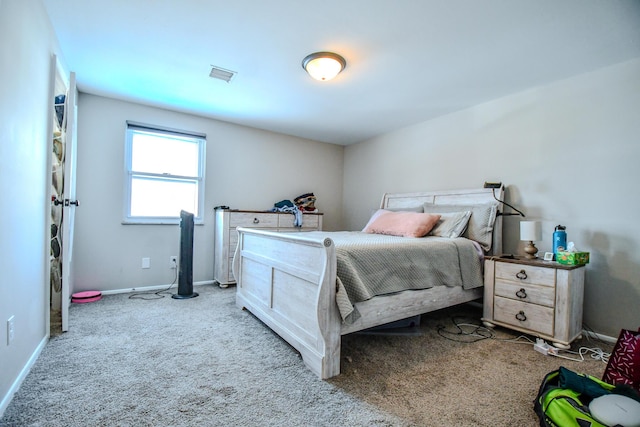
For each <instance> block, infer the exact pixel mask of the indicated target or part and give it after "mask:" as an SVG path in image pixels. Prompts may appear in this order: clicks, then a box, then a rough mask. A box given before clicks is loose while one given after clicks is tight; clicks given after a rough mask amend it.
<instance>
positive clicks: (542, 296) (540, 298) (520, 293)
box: [494, 279, 556, 307]
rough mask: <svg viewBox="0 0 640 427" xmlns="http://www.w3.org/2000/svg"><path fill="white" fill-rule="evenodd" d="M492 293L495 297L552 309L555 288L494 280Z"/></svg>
mask: <svg viewBox="0 0 640 427" xmlns="http://www.w3.org/2000/svg"><path fill="white" fill-rule="evenodd" d="M494 292H495V295H496V296H501V297H505V298H509V299H512V300H516V301H522V302H530V303H533V304H539V305H544V306H547V307H554V306H555V302H556V292H555V288H554V287H551V286H540V285H529V284H526V283H514V282H511V281H508V280H503V279H496V284H495V291H494Z"/></svg>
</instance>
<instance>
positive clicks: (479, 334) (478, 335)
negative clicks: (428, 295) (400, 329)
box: [437, 316, 611, 363]
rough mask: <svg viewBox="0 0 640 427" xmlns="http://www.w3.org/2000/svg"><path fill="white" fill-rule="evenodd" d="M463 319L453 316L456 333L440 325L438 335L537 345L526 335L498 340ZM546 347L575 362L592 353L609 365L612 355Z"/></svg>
mask: <svg viewBox="0 0 640 427" xmlns="http://www.w3.org/2000/svg"><path fill="white" fill-rule="evenodd" d="M463 319H464V318H463V317H462V316H452V317H451V321H452V322H453V324H454V326H455V331H449V330H447V328H446V327H445V326H444V325H438V326H437V332H438V335H440V336H441V337H442V338H445V339H447V340H450V341H456V342H461V343H466V344H471V343H474V342H478V341H482V340H485V339H493V340H497V341H502V342H506V343H512V344H529V345H531V344H533V345H534V346H535V345H536V341H533V340H532V339H531V338H529V337H528V336H526V335H519V336H517V337H516V338H508V339H504V338H498V337H497V336H496V333H495V331H493V330H492V329H489V328H487V327H485V326H482V325H478V324H476V323H463V322H462V320H463ZM464 320H468V319H464ZM471 322H473V320H471ZM463 328H470V329H467V330H465V329H463ZM587 328H588V327H587ZM463 337H464V338H463ZM467 337H471V338H467ZM538 340H540V339H538ZM543 342H544V341H543ZM545 346H546V347H545V348H547V349H552V350H550V351H547V352H545V354H548V355H550V356H555V357H559V358H562V359H568V360H573V361H575V362H584V360H585V358H584V355H585V354H587V353H591V358H592V359H595V360H600V361H602V362H604V363H607V362H608V361H609V356H610V355H611V354H610V353H607V352H605V351H604V350H602V349H601V348H598V347H595V348H588V347H580V348H579V349H578V351H577V352H576V351H571V350H562V349H558V348H555V347H552V346H549V345H548V344H546V343H545ZM538 351H539V350H538ZM561 352H564V353H569V354H576V355H578V356H579V358H577V357H569V356H565V355H563V354H561Z"/></svg>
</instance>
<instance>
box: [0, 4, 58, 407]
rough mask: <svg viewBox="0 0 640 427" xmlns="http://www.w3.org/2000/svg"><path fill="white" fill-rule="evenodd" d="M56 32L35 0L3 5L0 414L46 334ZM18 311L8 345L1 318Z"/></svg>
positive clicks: (0, 43)
mask: <svg viewBox="0 0 640 427" xmlns="http://www.w3.org/2000/svg"><path fill="white" fill-rule="evenodd" d="M58 50H59V49H58V47H57V42H56V36H55V34H54V33H53V29H52V28H51V24H50V23H49V18H48V16H47V15H46V12H45V10H44V8H43V7H42V4H41V3H40V1H38V0H4V1H2V2H1V3H0V65H1V66H0V82H1V83H0V87H1V88H2V90H1V91H0V93H2V102H0V117H1V118H2V119H1V120H0V135H2V141H1V142H0V195H1V196H0V223H1V224H2V233H1V236H2V238H0V253H2V256H1V257H0V271H2V281H1V282H0V365H2V368H0V415H1V414H2V412H3V411H4V408H5V407H6V404H8V401H9V398H10V397H11V394H12V392H14V391H15V386H16V385H17V384H18V383H19V382H20V380H21V379H22V378H23V375H24V373H25V371H23V369H24V368H25V366H27V365H28V364H29V360H30V358H31V356H32V355H34V353H35V352H37V349H38V348H39V346H40V345H41V344H43V343H44V342H45V340H46V338H47V336H48V333H49V331H48V318H47V316H46V313H48V311H47V306H48V304H49V300H48V278H49V276H48V271H49V263H48V252H49V250H48V242H47V239H48V236H49V234H48V231H47V225H48V222H49V211H50V207H49V206H50V202H49V201H48V200H47V199H48V197H49V194H50V192H49V188H48V187H47V178H48V176H49V173H47V170H46V166H47V156H48V151H49V149H50V148H49V147H50V145H49V144H50V142H49V141H50V138H49V133H48V132H49V124H50V121H51V120H52V116H51V115H50V113H51V111H50V110H51V108H52V103H53V100H52V99H50V90H51V88H50V84H49V80H50V79H49V76H50V74H49V73H50V61H51V55H52V53H54V52H57V51H58ZM11 316H15V317H14V318H15V339H14V341H13V342H12V344H11V345H9V346H8V345H7V328H6V321H7V319H8V318H9V317H11Z"/></svg>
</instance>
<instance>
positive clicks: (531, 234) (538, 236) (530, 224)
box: [520, 221, 542, 242]
mask: <svg viewBox="0 0 640 427" xmlns="http://www.w3.org/2000/svg"><path fill="white" fill-rule="evenodd" d="M520 240H528V241H530V242H536V241H539V240H542V233H541V230H540V222H539V221H520Z"/></svg>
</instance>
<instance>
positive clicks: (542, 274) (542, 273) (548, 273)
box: [495, 262, 556, 286]
mask: <svg viewBox="0 0 640 427" xmlns="http://www.w3.org/2000/svg"><path fill="white" fill-rule="evenodd" d="M495 274H496V279H505V280H509V281H511V282H517V283H528V284H536V285H543V286H554V285H555V283H556V270H555V269H553V268H545V267H535V266H531V265H518V264H509V263H506V262H498V263H496V273H495Z"/></svg>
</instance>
